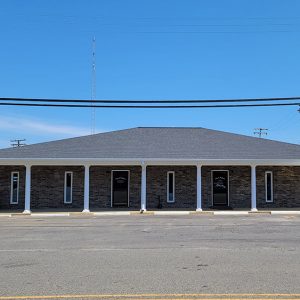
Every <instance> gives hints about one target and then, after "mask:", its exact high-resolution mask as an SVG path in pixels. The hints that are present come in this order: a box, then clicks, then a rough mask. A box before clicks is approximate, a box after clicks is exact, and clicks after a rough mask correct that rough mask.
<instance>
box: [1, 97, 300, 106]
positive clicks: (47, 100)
mask: <svg viewBox="0 0 300 300" xmlns="http://www.w3.org/2000/svg"><path fill="white" fill-rule="evenodd" d="M292 100H300V96H297V97H274V98H271V97H270V98H236V99H187V100H184V99H176V100H162V99H160V100H128V99H119V100H109V99H103V100H87V99H58V98H57V99H52V98H18V97H0V101H13V102H15V101H17V102H26V101H27V102H54V103H56V102H62V103H86V102H91V103H161V104H163V103H226V102H264V101H265V102H269V101H292Z"/></svg>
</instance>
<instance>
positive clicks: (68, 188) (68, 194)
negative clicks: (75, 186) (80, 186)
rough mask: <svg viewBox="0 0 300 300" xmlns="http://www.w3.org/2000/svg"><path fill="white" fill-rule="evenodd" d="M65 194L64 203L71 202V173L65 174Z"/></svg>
mask: <svg viewBox="0 0 300 300" xmlns="http://www.w3.org/2000/svg"><path fill="white" fill-rule="evenodd" d="M65 189H66V191H65V193H66V196H65V197H66V198H65V202H66V203H71V202H72V173H66V186H65Z"/></svg>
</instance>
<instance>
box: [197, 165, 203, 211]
mask: <svg viewBox="0 0 300 300" xmlns="http://www.w3.org/2000/svg"><path fill="white" fill-rule="evenodd" d="M201 168H202V166H201V165H197V179H196V180H197V205H196V211H202V170H201Z"/></svg>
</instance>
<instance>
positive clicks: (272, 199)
mask: <svg viewBox="0 0 300 300" xmlns="http://www.w3.org/2000/svg"><path fill="white" fill-rule="evenodd" d="M268 174H270V175H271V200H268V198H267V196H268V188H267V178H268ZM265 199H266V202H267V203H273V202H274V197H273V172H272V171H266V172H265Z"/></svg>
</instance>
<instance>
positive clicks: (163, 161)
mask: <svg viewBox="0 0 300 300" xmlns="http://www.w3.org/2000/svg"><path fill="white" fill-rule="evenodd" d="M141 160H142V161H144V162H145V164H146V165H173V166H179V165H187V166H191V165H193V166H195V165H197V164H201V165H209V166H220V165H223V166H228V165H231V166H236V165H239V166H249V165H250V166H251V165H260V166H300V159H201V158H199V159H176V158H175V159H170V158H139V159H137V158H124V159H122V158H118V159H113V158H48V159H47V158H0V164H1V165H15V166H16V165H21V166H23V165H44V166H51V165H57V166H61V165H65V166H83V165H95V166H101V165H103V166H108V165H112V166H120V165H122V166H133V165H136V166H140V165H141Z"/></svg>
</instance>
